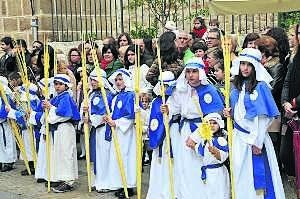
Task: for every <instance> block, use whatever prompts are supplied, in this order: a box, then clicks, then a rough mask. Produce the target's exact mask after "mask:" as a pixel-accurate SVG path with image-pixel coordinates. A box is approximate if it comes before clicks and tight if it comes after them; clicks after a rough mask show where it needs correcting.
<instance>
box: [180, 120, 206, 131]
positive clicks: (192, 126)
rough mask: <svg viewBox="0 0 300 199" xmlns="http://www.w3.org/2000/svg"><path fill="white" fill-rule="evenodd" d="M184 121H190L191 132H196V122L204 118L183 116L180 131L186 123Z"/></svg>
mask: <svg viewBox="0 0 300 199" xmlns="http://www.w3.org/2000/svg"><path fill="white" fill-rule="evenodd" d="M184 122H188V123H189V125H190V129H191V132H194V131H195V130H196V129H197V128H198V126H197V125H196V123H201V122H202V120H201V118H200V117H199V118H194V119H187V118H183V119H181V121H180V125H179V131H181V129H182V127H183V125H184Z"/></svg>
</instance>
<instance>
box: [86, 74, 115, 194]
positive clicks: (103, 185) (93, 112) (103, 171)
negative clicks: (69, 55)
mask: <svg viewBox="0 0 300 199" xmlns="http://www.w3.org/2000/svg"><path fill="white" fill-rule="evenodd" d="M100 70H101V75H102V76H101V77H100V78H102V82H104V85H105V89H106V96H107V100H108V103H109V104H111V101H112V98H113V93H114V90H113V88H111V86H110V84H109V82H108V81H107V79H106V73H105V72H104V71H103V70H102V69H100ZM98 81H99V80H98V76H97V74H96V71H95V70H94V71H92V73H91V74H90V83H91V87H92V91H91V92H90V94H89V105H88V107H85V106H83V112H88V113H89V116H88V117H89V118H84V119H85V120H88V121H89V122H90V125H91V132H90V151H91V153H90V154H91V161H92V162H93V163H94V174H95V181H94V183H93V186H94V187H95V189H96V190H97V192H99V193H106V192H109V191H110V190H109V184H108V183H109V182H108V179H109V176H107V174H108V173H107V170H108V166H109V152H110V147H111V143H110V142H108V141H106V140H105V130H106V127H105V121H104V120H103V118H104V116H105V115H106V110H105V104H104V100H103V96H102V94H101V91H100V88H99V82H98Z"/></svg>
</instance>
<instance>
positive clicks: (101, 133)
mask: <svg viewBox="0 0 300 199" xmlns="http://www.w3.org/2000/svg"><path fill="white" fill-rule="evenodd" d="M90 98H92V96H91V97H90ZM89 107H91V105H90V106H89ZM90 113H91V111H90ZM90 121H91V125H92V126H93V127H97V126H99V125H100V124H103V122H104V121H103V115H96V114H93V115H90ZM105 130H106V127H105V126H102V127H99V128H97V129H96V162H97V164H96V175H95V181H94V182H93V186H95V187H96V190H100V189H109V176H108V173H107V170H108V167H109V155H110V154H109V153H110V147H111V142H108V141H106V140H105ZM94 166H95V165H94Z"/></svg>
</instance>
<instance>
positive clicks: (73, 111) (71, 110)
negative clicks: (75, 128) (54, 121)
mask: <svg viewBox="0 0 300 199" xmlns="http://www.w3.org/2000/svg"><path fill="white" fill-rule="evenodd" d="M50 103H51V104H52V105H53V106H55V107H56V114H57V115H58V116H61V117H71V120H73V121H79V120H80V113H79V111H78V108H77V106H76V103H75V102H74V100H73V98H72V97H71V96H70V94H69V93H68V92H66V91H64V92H62V93H60V94H59V95H57V96H56V97H54V98H52V99H51V100H50Z"/></svg>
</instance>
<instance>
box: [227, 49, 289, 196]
mask: <svg viewBox="0 0 300 199" xmlns="http://www.w3.org/2000/svg"><path fill="white" fill-rule="evenodd" d="M261 59H262V55H261V53H260V51H259V50H257V49H253V48H245V49H244V50H243V51H242V52H241V54H240V56H239V57H238V58H237V59H236V60H234V62H233V67H232V68H231V73H232V75H233V76H234V81H233V85H234V87H233V89H232V91H231V94H230V104H231V108H232V110H231V113H232V116H233V119H234V130H233V138H232V143H233V144H232V151H233V157H232V164H233V165H232V166H233V173H232V175H233V179H234V192H235V197H236V198H249V199H250V198H251V199H253V198H285V195H284V190H283V185H282V181H281V177H280V173H279V169H278V164H277V160H276V155H275V151H274V147H273V144H272V141H271V138H270V136H269V134H268V127H269V125H270V124H271V122H272V121H273V119H274V118H275V117H277V116H278V115H279V112H278V109H277V106H276V103H275V101H274V98H273V97H272V93H271V90H270V88H271V86H270V82H271V81H272V77H271V76H270V75H269V73H268V72H267V71H266V69H265V68H264V67H263V66H262V64H261V63H260V62H261ZM229 114H230V108H226V109H224V115H225V116H229ZM245 188H246V189H247V194H246V195H245Z"/></svg>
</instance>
